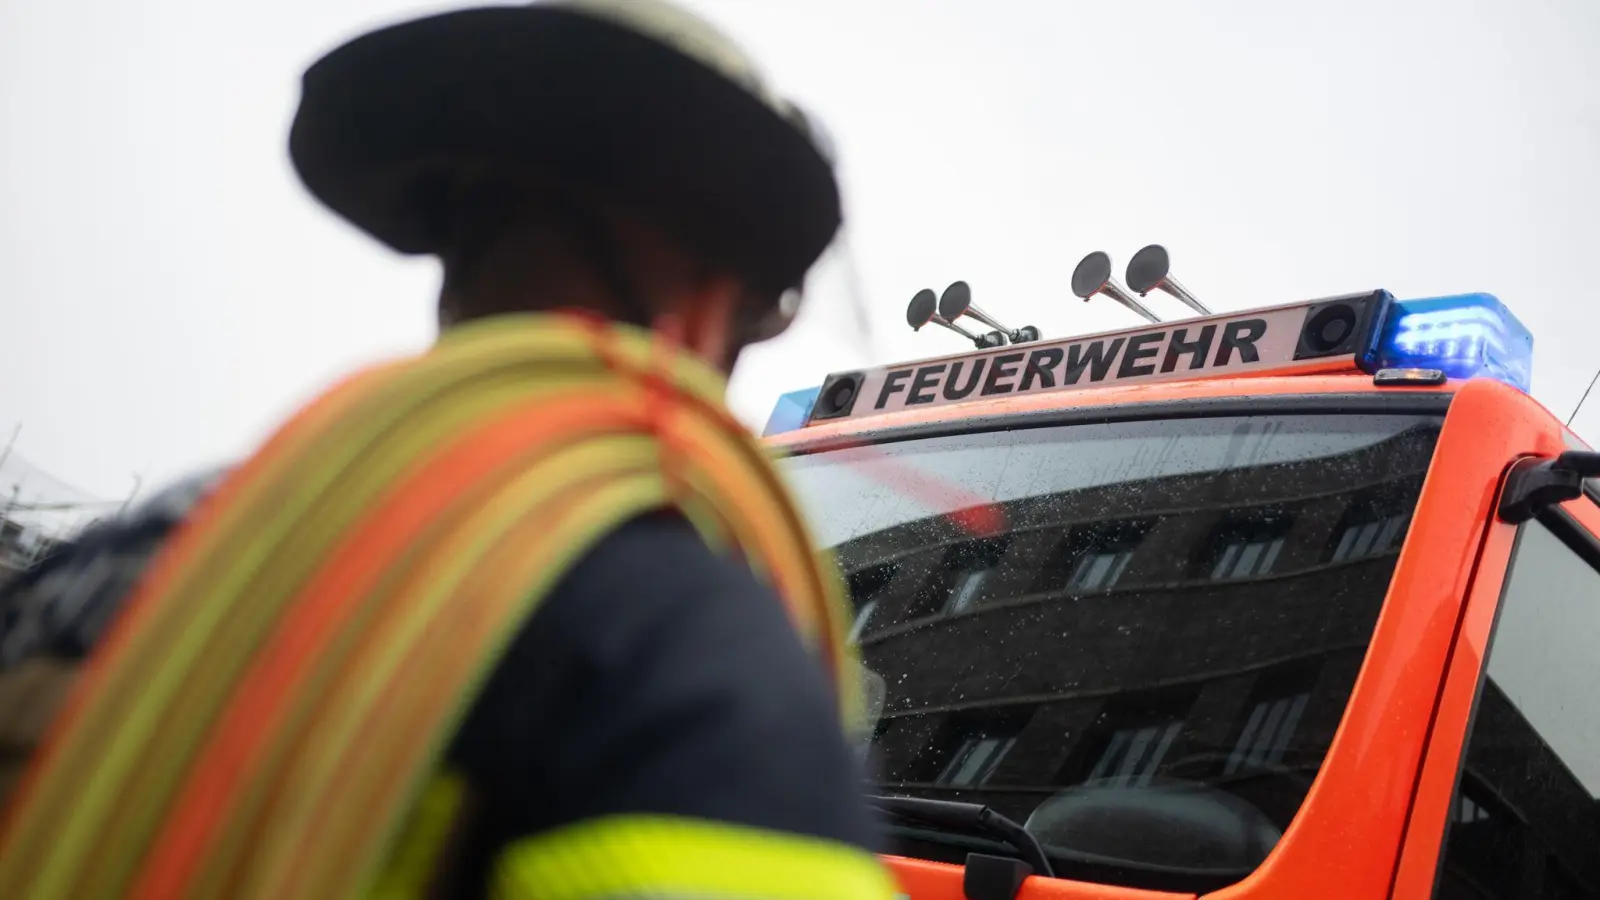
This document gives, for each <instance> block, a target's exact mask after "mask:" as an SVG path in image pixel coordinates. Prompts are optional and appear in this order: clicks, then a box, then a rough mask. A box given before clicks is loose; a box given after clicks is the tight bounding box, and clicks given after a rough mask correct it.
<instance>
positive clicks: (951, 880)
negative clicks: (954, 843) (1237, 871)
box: [884, 856, 1195, 900]
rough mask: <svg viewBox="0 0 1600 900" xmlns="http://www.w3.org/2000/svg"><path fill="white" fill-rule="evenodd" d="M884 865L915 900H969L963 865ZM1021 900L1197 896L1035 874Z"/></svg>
mask: <svg viewBox="0 0 1600 900" xmlns="http://www.w3.org/2000/svg"><path fill="white" fill-rule="evenodd" d="M884 862H886V863H887V864H888V866H889V869H890V871H892V872H893V873H894V876H895V879H896V880H897V881H898V882H899V883H900V892H901V893H902V894H906V895H908V896H910V897H911V900H966V894H964V893H962V889H961V879H962V875H963V871H964V869H963V867H962V866H956V865H951V864H950V863H940V862H929V861H928V860H925V859H908V858H906V857H903V856H886V857H884ZM1017 900H1195V895H1194V894H1169V893H1165V892H1162V891H1141V890H1135V889H1134V888H1125V887H1113V886H1112V885H1107V884H1091V883H1089V882H1084V881H1069V880H1067V879H1065V878H1040V877H1039V876H1037V875H1035V876H1033V877H1031V878H1029V879H1028V880H1027V881H1024V882H1023V883H1022V890H1021V892H1020V893H1019V894H1018V895H1017Z"/></svg>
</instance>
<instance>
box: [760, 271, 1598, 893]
mask: <svg viewBox="0 0 1600 900" xmlns="http://www.w3.org/2000/svg"><path fill="white" fill-rule="evenodd" d="M1073 290H1074V292H1075V293H1076V294H1077V295H1078V296H1080V297H1083V298H1085V299H1086V300H1087V299H1089V298H1091V297H1099V296H1109V297H1110V298H1112V299H1114V300H1116V301H1118V302H1120V303H1122V304H1123V305H1124V306H1126V307H1127V308H1128V309H1129V310H1131V311H1132V312H1134V313H1136V314H1138V315H1139V316H1141V317H1142V318H1143V319H1145V324H1144V325H1142V326H1141V327H1138V328H1130V329H1127V330H1122V331H1115V332H1110V333H1104V334H1093V335H1085V336H1076V337H1069V338H1061V339H1047V338H1044V337H1042V336H1041V335H1040V334H1039V331H1038V329H1035V328H1031V327H1025V328H1017V329H1009V328H1006V327H1005V326H1003V325H1002V324H1001V323H1000V322H999V320H998V319H996V318H995V317H994V316H992V315H990V314H989V313H987V312H985V311H984V310H982V309H979V308H977V307H975V306H974V305H973V302H972V291H971V288H970V287H969V286H968V285H966V284H965V283H962V282H957V283H956V284H953V285H951V286H950V287H949V288H947V289H946V290H945V291H944V292H943V293H942V295H940V296H937V297H936V296H935V295H934V293H933V292H932V291H931V290H929V291H922V292H919V293H918V294H917V295H916V297H915V298H914V299H913V300H912V302H911V305H910V308H909V309H908V311H907V316H908V323H909V324H910V325H911V326H912V327H913V328H921V327H922V326H925V325H928V324H936V325H939V326H941V327H945V328H949V329H951V330H953V331H957V332H959V333H961V334H962V335H964V336H965V337H967V338H968V339H970V340H971V341H972V342H973V344H974V349H973V350H972V351H971V352H967V353H961V354H957V355H950V356H941V357H937V358H931V359H923V360H917V361H914V362H906V363H901V364H895V365H888V366H881V367H877V368H869V369H865V370H860V371H848V372H837V373H834V374H831V375H829V376H828V377H827V378H826V379H825V380H824V381H823V382H822V383H821V384H820V385H816V386H813V387H811V388H808V389H807V390H803V391H797V392H794V393H792V394H788V395H785V396H784V397H782V398H780V400H779V403H778V406H777V409H776V410H775V411H774V414H773V417H772V419H771V421H770V423H769V424H768V427H767V429H766V437H765V440H766V442H767V443H768V444H769V445H771V446H772V447H773V449H774V450H776V451H778V452H779V454H780V456H781V457H782V465H783V467H784V468H785V470H786V473H787V476H788V478H789V480H790V483H791V486H792V487H793V489H794V490H795V491H796V493H797V495H798V497H799V499H800V502H801V504H802V506H803V507H804V508H805V510H806V512H807V514H808V515H809V518H810V520H811V522H812V525H813V529H814V533H815V537H816V540H817V541H818V543H819V545H820V546H821V547H822V548H825V549H826V550H827V551H828V552H829V553H830V554H831V555H832V557H833V558H834V559H835V560H836V561H837V562H838V563H839V565H840V566H841V568H842V570H843V572H844V573H845V576H846V578H847V581H848V586H849V592H850V595H851V599H852V602H853V604H854V609H855V620H854V624H853V628H852V632H851V639H852V640H853V641H855V642H856V643H857V644H858V646H859V649H860V654H861V659H862V663H863V666H864V668H865V670H866V676H867V679H866V680H867V682H868V685H869V688H870V694H871V696H870V701H871V702H870V706H871V722H870V725H871V727H870V734H869V735H868V736H867V737H866V738H865V739H864V744H863V747H862V752H863V755H864V758H865V759H866V760H867V761H868V766H869V769H870V778H871V784H872V798H871V802H872V805H873V807H874V808H875V809H876V810H877V811H878V812H879V813H880V814H881V817H882V822H883V825H884V830H885V834H886V836H887V837H886V840H887V842H888V843H887V845H886V846H885V848H884V849H885V858H886V860H887V862H888V864H889V865H890V866H891V867H892V869H893V871H894V873H895V875H896V876H897V878H898V879H899V883H900V885H901V891H902V896H905V897H908V898H910V900H960V898H967V900H1013V898H1021V900H1045V898H1059V900H1066V898H1072V900H1115V898H1127V900H1136V898H1138V900H1157V898H1171V900H1178V898H1196V897H1207V898H1217V900H1223V898H1227V900H1235V898H1240V900H1242V898H1253V897H1274V898H1296V900H1313V898H1324V897H1325V898H1339V900H1356V898H1403V900H1426V898H1440V900H1456V898H1590V897H1600V801H1597V799H1596V796H1597V794H1600V651H1597V647H1600V491H1597V490H1596V486H1595V483H1594V482H1592V481H1591V480H1590V479H1591V478H1594V477H1596V476H1600V454H1596V453H1594V452H1592V451H1591V449H1590V448H1589V447H1588V446H1587V445H1586V444H1584V443H1583V442H1582V441H1581V440H1579V439H1578V437H1577V436H1576V435H1575V434H1573V433H1572V432H1571V431H1570V430H1569V429H1568V428H1567V427H1566V426H1565V425H1564V424H1563V422H1562V421H1561V420H1560V419H1559V418H1557V417H1555V416H1553V415H1552V414H1551V413H1550V412H1549V411H1547V410H1546V409H1544V408H1543V407H1542V406H1540V404H1538V403H1537V402H1535V401H1534V400H1533V399H1532V398H1531V397H1530V396H1529V394H1528V390H1529V385H1530V374H1531V362H1532V347H1533V339H1532V336H1531V335H1530V333H1529V332H1528V330H1527V329H1526V328H1525V327H1524V326H1523V325H1522V324H1521V323H1520V322H1519V321H1518V320H1517V318H1516V317H1515V316H1514V315H1513V314H1512V313H1511V312H1510V311H1509V310H1508V309H1507V308H1506V306H1505V305H1504V304H1503V303H1501V302H1500V301H1499V300H1497V299H1496V298H1495V297H1493V296H1491V295H1488V294H1465V295H1457V296H1443V297H1430V298H1421V299H1399V298H1396V297H1394V296H1392V295H1391V294H1390V293H1389V292H1387V291H1383V290H1373V291H1366V292H1361V293H1353V294H1347V295H1342V296H1334V297H1328V298H1324V299H1318V300H1312V301H1308V302H1302V303H1294V304H1290V305H1285V306H1276V307H1272V308H1266V309H1253V310H1249V311H1246V312H1238V313H1227V314H1213V313H1212V312H1211V311H1210V310H1208V309H1207V308H1206V307H1205V306H1204V304H1202V303H1201V302H1200V301H1199V300H1198V299H1197V298H1195V296H1194V295H1193V294H1191V293H1190V292H1189V291H1188V290H1187V289H1185V288H1184V287H1183V286H1182V285H1181V284H1180V283H1178V282H1177V280H1176V279H1174V278H1173V277H1172V276H1171V273H1170V259H1169V256H1168V254H1167V252H1166V251H1165V250H1164V249H1162V248H1161V247H1159V246H1152V247H1147V248H1145V249H1144V250H1141V251H1140V252H1139V254H1137V255H1136V256H1135V257H1133V260H1132V262H1131V264H1130V265H1129V266H1128V269H1127V271H1126V274H1125V277H1124V279H1123V281H1122V282H1121V283H1119V282H1118V281H1116V280H1115V279H1114V278H1113V277H1112V275H1111V261H1110V258H1109V256H1107V255H1106V254H1104V253H1095V254H1091V255H1090V256H1089V257H1087V258H1085V259H1084V261H1083V262H1082V263H1081V264H1080V265H1079V266H1078V268H1077V270H1076V271H1075V273H1074V276H1073ZM1152 291H1159V292H1162V293H1164V294H1169V295H1171V297H1172V298H1176V300H1178V301H1181V302H1182V303H1183V304H1185V305H1186V306H1187V307H1188V308H1189V313H1192V315H1190V314H1187V313H1186V317H1185V318H1180V319H1174V320H1163V319H1162V318H1161V317H1160V316H1159V315H1157V314H1156V313H1155V312H1153V311H1152V308H1151V307H1152V306H1153V305H1154V303H1153V302H1151V303H1148V304H1147V303H1146V302H1141V300H1140V299H1139V297H1146V298H1148V297H1149V295H1150V294H1151V292H1152ZM1136 294H1137V295H1138V296H1135V295H1136ZM1158 299H1160V300H1161V301H1162V302H1164V303H1170V302H1171V300H1170V299H1169V298H1165V297H1162V298H1158ZM971 323H977V324H978V325H979V326H981V327H979V328H978V329H977V330H969V329H968V327H967V326H968V325H969V324H971Z"/></svg>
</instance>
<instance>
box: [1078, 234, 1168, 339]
mask: <svg viewBox="0 0 1600 900" xmlns="http://www.w3.org/2000/svg"><path fill="white" fill-rule="evenodd" d="M1072 293H1074V294H1076V295H1078V296H1079V297H1082V298H1083V299H1084V301H1085V302H1088V301H1089V299H1091V298H1092V297H1094V295H1096V294H1105V295H1106V296H1107V297H1110V298H1111V299H1113V300H1115V301H1117V302H1118V303H1121V304H1122V305H1123V306H1126V307H1127V308H1129V309H1131V310H1133V311H1134V312H1136V313H1138V314H1139V315H1141V316H1144V317H1145V319H1146V320H1148V321H1151V322H1158V323H1159V322H1160V321H1161V317H1160V316H1158V315H1156V314H1155V313H1153V312H1151V311H1150V310H1149V308H1148V307H1146V306H1145V305H1144V304H1143V303H1140V302H1139V301H1138V300H1136V299H1134V296H1133V295H1132V294H1130V293H1128V291H1127V289H1126V288H1124V287H1123V286H1122V285H1120V284H1117V282H1116V279H1114V278H1112V277H1111V257H1110V255H1108V254H1107V253H1106V252H1105V251H1103V250H1096V251H1094V252H1093V253H1091V254H1089V255H1088V256H1085V257H1084V258H1083V259H1081V260H1079V261H1078V267H1077V268H1075V269H1073V270H1072Z"/></svg>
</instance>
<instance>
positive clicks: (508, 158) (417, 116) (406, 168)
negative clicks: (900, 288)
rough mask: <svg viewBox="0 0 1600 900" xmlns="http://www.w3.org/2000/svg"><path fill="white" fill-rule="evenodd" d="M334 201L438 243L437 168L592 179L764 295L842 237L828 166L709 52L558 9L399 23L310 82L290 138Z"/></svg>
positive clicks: (325, 65) (446, 173) (347, 50)
mask: <svg viewBox="0 0 1600 900" xmlns="http://www.w3.org/2000/svg"><path fill="white" fill-rule="evenodd" d="M289 150H290V156H291V158H292V160H293V163H294V166H295V169H296V171H297V172H298V174H299V176H300V178H301V180H302V181H303V182H304V183H305V185H306V187H307V188H308V189H309V190H310V191H311V193H312V194H313V195H314V196H315V197H316V198H317V199H318V200H320V201H321V202H322V203H324V204H326V205H327V206H328V207H329V208H331V209H332V210H334V211H335V212H337V213H338V214H339V215H341V216H343V217H344V218H346V219H348V220H349V221H350V222H351V223H353V224H354V225H356V226H357V227H359V228H361V229H363V230H365V231H366V232H368V233H370V234H371V235H372V236H374V237H375V238H377V239H378V240H379V241H382V242H383V243H384V244H387V245H388V246H389V247H391V248H393V249H395V250H397V251H400V252H402V253H412V254H416V253H437V252H440V251H441V250H442V249H444V248H442V247H441V246H440V240H441V236H440V233H439V228H438V222H437V220H436V219H437V217H436V213H437V210H436V209H435V208H434V207H433V206H432V204H433V203H435V202H436V200H437V193H438V188H439V185H440V183H441V179H442V180H444V182H448V179H449V178H450V177H451V175H452V173H453V172H455V171H458V170H461V169H463V168H466V167H473V168H478V167H502V168H505V169H508V170H513V171H516V170H521V171H527V172H528V173H530V174H534V175H537V176H539V177H542V178H547V179H552V180H557V181H565V182H571V183H573V184H575V185H582V186H585V187H588V188H590V189H592V190H594V191H596V192H598V193H599V194H600V195H601V196H604V197H607V198H610V199H613V200H615V201H617V202H619V203H622V204H625V205H627V206H628V207H631V208H633V209H635V210H636V211H638V212H639V213H640V214H641V215H642V216H644V217H646V218H647V219H649V220H651V221H652V222H654V223H655V224H656V225H657V226H658V227H662V228H664V229H666V230H668V231H669V232H670V233H672V234H673V236H674V237H675V238H677V239H678V240H679V241H680V242H681V243H683V244H684V245H685V246H686V247H688V248H689V249H690V250H692V251H693V252H696V253H697V254H700V255H702V256H703V257H705V258H706V259H707V260H708V261H710V262H713V263H716V264H719V265H722V266H725V267H727V268H728V269H730V270H731V271H734V272H737V273H739V274H741V275H743V276H744V277H745V278H747V279H748V280H750V281H751V282H752V283H753V284H755V285H756V286H758V287H759V288H761V289H765V290H772V291H778V290H783V289H785V288H787V287H790V286H793V285H796V284H798V283H799V282H800V281H801V279H802V278H803V276H804V274H805V272H806V271H807V270H808V269H809V268H810V267H811V266H812V264H813V263H815V262H816V260H817V259H818V257H819V256H820V255H821V254H822V253H823V251H824V250H825V249H826V248H827V246H828V245H829V243H830V242H831V241H832V240H833V238H834V235H835V234H836V232H837V231H838V228H839V225H840V220H841V210H840V199H839V188H838V184H837V182H836V180H835V176H834V172H833V166H832V163H831V161H830V160H828V159H827V158H826V157H825V156H824V155H823V154H822V153H821V152H820V150H819V149H818V147H817V146H816V145H815V143H813V141H812V140H811V139H810V138H809V137H808V135H807V134H806V132H805V131H804V130H803V126H801V125H797V124H796V123H795V122H794V121H793V120H791V119H790V118H787V117H785V116H784V115H783V114H781V113H780V112H779V111H778V110H775V109H774V108H772V107H771V106H769V105H767V103H765V102H763V101H762V100H761V99H760V98H758V97H757V96H756V95H754V94H752V93H751V92H749V91H748V90H746V89H745V88H744V87H742V86H740V85H739V84H737V83H736V82H734V81H732V80H730V79H728V78H726V77H724V76H723V75H722V74H720V73H718V72H716V71H714V70H713V69H711V68H710V67H708V66H706V65H704V64H703V63H701V62H700V61H698V60H696V59H694V58H692V57H690V56H687V55H685V54H683V53H680V52H678V51H677V50H675V49H673V48H671V47H669V46H667V45H666V44H664V43H661V42H658V41H656V40H654V39H652V38H649V37H646V36H644V35H642V34H640V33H637V32H635V31H632V30H630V29H628V28H625V27H622V26H619V25H616V24H613V23H611V22H609V21H607V20H604V19H600V18H597V17H594V16H590V15H585V14H583V13H579V12H575V11H572V10H569V9H564V8H562V7H559V6H549V5H537V4H536V5H529V6H518V7H489V8H479V9H468V10H461V11H456V12H449V13H444V14H441V15H435V16H430V17H427V18H423V19H419V20H415V21H410V22H406V23H403V24H399V25H395V26H391V27H387V28H384V29H381V30H379V31H376V32H373V33H370V34H367V35H363V36H361V37H359V38H356V39H355V40H352V41H350V42H349V43H346V44H344V45H343V46H341V47H339V48H337V49H335V50H334V51H332V52H331V53H329V54H328V55H327V56H325V57H323V58H322V59H321V60H319V61H318V62H317V63H315V64H314V65H313V66H312V67H311V68H310V69H309V70H308V71H307V72H306V74H305V76H304V78H303V81H302V96H301V102H300V107H299V110H298V112H297V114H296V116H295V119H294V124H293V126H292V129H291V133H290V140H289Z"/></svg>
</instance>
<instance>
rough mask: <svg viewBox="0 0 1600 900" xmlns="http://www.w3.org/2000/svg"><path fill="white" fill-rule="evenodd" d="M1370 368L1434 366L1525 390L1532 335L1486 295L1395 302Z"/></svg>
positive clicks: (1455, 374) (1453, 375)
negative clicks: (1483, 377) (1482, 377)
mask: <svg viewBox="0 0 1600 900" xmlns="http://www.w3.org/2000/svg"><path fill="white" fill-rule="evenodd" d="M1374 356H1375V359H1374V360H1373V364H1372V365H1373V370H1374V371H1376V370H1377V369H1438V370H1440V371H1442V372H1444V373H1445V375H1447V376H1449V377H1450V378H1472V377H1475V376H1479V375H1482V376H1485V377H1488V378H1493V379H1494V380H1496V381H1501V382H1504V383H1506V384H1509V385H1511V386H1512V387H1515V388H1517V389H1518V390H1521V391H1523V392H1527V391H1528V389H1529V385H1530V384H1531V382H1532V378H1533V335H1532V334H1531V333H1530V332H1529V331H1528V329H1527V328H1526V327H1525V326H1524V325H1523V324H1522V323H1521V322H1519V321H1517V317H1516V316H1514V315H1512V314H1511V311H1510V310H1508V309H1506V307H1505V304H1503V303H1501V302H1500V301H1499V300H1498V299H1496V298H1495V297H1494V296H1493V295H1491V294H1457V295H1455V296H1451V297H1428V298H1425V299H1421V300H1398V301H1396V302H1394V303H1393V304H1391V305H1390V306H1389V311H1388V315H1387V316H1385V317H1384V323H1383V332H1382V334H1381V335H1380V336H1379V338H1378V345H1377V348H1376V351H1375V353H1374Z"/></svg>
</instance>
